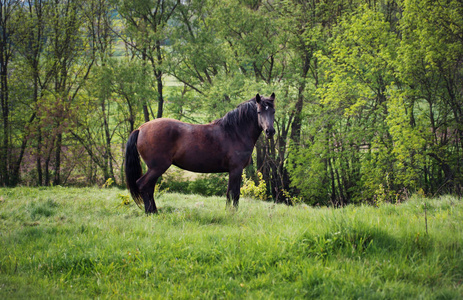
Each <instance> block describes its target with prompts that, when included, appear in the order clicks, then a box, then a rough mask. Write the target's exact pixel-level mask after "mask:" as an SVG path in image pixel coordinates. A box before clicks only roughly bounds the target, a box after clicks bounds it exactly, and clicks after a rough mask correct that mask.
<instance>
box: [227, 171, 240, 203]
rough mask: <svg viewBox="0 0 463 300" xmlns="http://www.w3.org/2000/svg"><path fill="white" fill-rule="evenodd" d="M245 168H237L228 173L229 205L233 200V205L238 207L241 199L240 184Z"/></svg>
mask: <svg viewBox="0 0 463 300" xmlns="http://www.w3.org/2000/svg"><path fill="white" fill-rule="evenodd" d="M242 174H243V169H237V170H233V171H230V173H229V175H228V188H227V207H228V206H230V204H231V201H232V200H233V206H234V207H235V208H238V202H239V200H240V185H241V175H242Z"/></svg>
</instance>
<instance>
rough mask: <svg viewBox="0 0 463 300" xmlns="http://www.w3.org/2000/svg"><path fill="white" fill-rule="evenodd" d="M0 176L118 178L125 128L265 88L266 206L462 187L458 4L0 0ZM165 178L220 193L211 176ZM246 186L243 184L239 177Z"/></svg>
mask: <svg viewBox="0 0 463 300" xmlns="http://www.w3.org/2000/svg"><path fill="white" fill-rule="evenodd" d="M0 6H1V9H0V42H1V45H0V67H1V70H0V88H1V90H0V98H1V112H2V113H1V127H0V128H1V130H0V143H1V147H0V186H1V185H3V186H16V185H32V186H41V185H77V186H86V185H94V184H99V185H101V184H103V183H105V182H108V181H109V182H112V181H114V182H115V183H116V184H118V185H123V184H124V176H123V171H124V170H123V153H124V146H125V142H126V140H127V137H128V135H129V133H130V132H131V131H132V130H133V129H135V128H137V127H138V126H139V125H141V124H142V123H143V122H146V121H148V120H151V119H154V118H160V117H171V118H175V119H179V120H182V121H186V122H191V123H205V122H209V121H212V120H214V119H217V118H219V117H221V116H223V115H224V114H225V113H226V112H227V111H229V110H231V109H233V108H234V107H236V105H237V104H239V103H240V102H243V101H245V100H248V99H250V98H252V97H253V96H255V94H256V93H261V94H264V95H267V96H268V95H270V93H272V92H275V94H276V110H277V113H276V120H275V129H276V130H277V134H276V135H275V137H274V139H272V140H265V139H263V138H261V139H260V140H259V141H258V143H257V145H256V151H255V152H254V155H253V165H252V166H251V167H250V168H248V169H247V170H246V174H247V176H248V177H251V178H253V179H254V180H257V181H258V177H257V171H260V172H261V173H262V176H263V179H262V180H263V181H265V183H266V187H267V193H268V195H269V196H270V198H271V199H273V200H274V201H276V202H285V203H292V202H294V201H302V202H305V203H307V204H312V205H316V204H319V205H329V204H334V205H344V204H349V203H359V202H381V201H390V202H393V203H395V202H398V201H401V200H402V199H404V198H406V197H408V196H409V195H410V194H412V193H422V194H426V195H436V194H443V193H454V194H459V195H460V194H461V193H462V183H463V175H462V173H463V172H462V171H463V170H462V166H463V152H462V151H463V65H462V63H463V2H462V1H455V0H452V1H450V0H437V1H436V0H433V1H431V0H396V1H394V0H378V1H374V0H326V1H323V0H267V1H265V0H183V1H173V0H89V1H83V0H49V1H47V0H22V1H20V0H0ZM182 178H183V177H181V176H179V175H178V174H177V173H175V172H174V173H170V175H167V176H165V178H164V180H163V182H164V183H163V184H165V186H167V187H169V188H170V189H172V190H178V191H185V192H188V191H193V192H199V193H206V194H207V193H215V194H220V193H223V190H224V189H225V188H226V183H225V177H224V175H208V176H207V177H195V179H196V180H194V181H191V182H188V181H187V180H186V179H182ZM248 183H249V182H248Z"/></svg>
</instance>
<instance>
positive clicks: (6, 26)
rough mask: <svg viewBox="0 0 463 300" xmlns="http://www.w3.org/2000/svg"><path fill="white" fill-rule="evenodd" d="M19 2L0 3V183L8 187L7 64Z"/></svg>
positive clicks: (11, 53) (5, 1)
mask: <svg viewBox="0 0 463 300" xmlns="http://www.w3.org/2000/svg"><path fill="white" fill-rule="evenodd" d="M20 3H21V2H20V1H16V0H1V1H0V28H1V32H0V101H1V105H2V125H3V130H2V146H1V151H0V174H1V175H0V183H1V184H2V185H10V184H11V182H10V176H9V171H10V170H9V166H10V162H11V159H12V158H11V152H10V150H11V148H10V130H11V128H10V122H9V119H10V105H11V104H10V99H9V93H10V91H9V86H8V77H9V76H8V75H9V74H8V73H9V64H10V62H11V59H12V57H13V54H14V49H13V42H12V36H13V35H14V34H15V32H16V30H17V28H18V25H19V19H18V18H19V15H18V11H19V7H20Z"/></svg>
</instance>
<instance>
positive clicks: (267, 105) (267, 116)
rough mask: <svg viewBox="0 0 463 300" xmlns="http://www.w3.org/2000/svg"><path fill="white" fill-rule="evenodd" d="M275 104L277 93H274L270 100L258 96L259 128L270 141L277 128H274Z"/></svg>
mask: <svg viewBox="0 0 463 300" xmlns="http://www.w3.org/2000/svg"><path fill="white" fill-rule="evenodd" d="M274 102H275V93H272V95H271V96H270V98H264V97H261V96H260V95H259V94H257V95H256V103H257V118H258V122H259V127H260V128H262V131H264V132H265V136H266V137H267V138H268V139H270V138H272V137H273V135H274V134H275V128H273V121H274V120H275V106H274Z"/></svg>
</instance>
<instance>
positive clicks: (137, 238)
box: [0, 187, 463, 299]
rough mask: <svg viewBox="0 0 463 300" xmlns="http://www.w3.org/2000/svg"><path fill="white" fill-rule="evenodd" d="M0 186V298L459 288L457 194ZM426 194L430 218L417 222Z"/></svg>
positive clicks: (369, 294)
mask: <svg viewBox="0 0 463 300" xmlns="http://www.w3.org/2000/svg"><path fill="white" fill-rule="evenodd" d="M126 196H127V192H126V191H122V190H118V189H98V188H82V189H78V188H62V187H54V188H26V187H22V188H14V189H6V188H0V249H1V251H0V299H17V298H25V299H40V298H66V299H69V298H114V299H120V298H122V299H125V298H135V299H166V298H170V299H194V298H199V299H210V298H212V299H222V298H223V299H272V298H277V299H282V298H283V299H285V298H286V299H294V298H296V299H297V298H317V299H320V298H325V299H335V298H339V299H358V298H363V299H404V298H410V299H418V298H421V299H458V298H463V286H462V283H463V202H462V201H461V200H458V199H457V198H453V197H450V196H449V197H442V198H439V199H424V198H413V199H411V200H409V201H407V202H405V203H403V204H400V205H390V204H384V205H381V206H380V207H377V208H376V207H370V206H348V207H345V208H342V209H330V208H311V207H307V206H295V207H287V206H283V205H274V204H272V203H264V202H259V201H254V200H250V199H242V200H241V201H240V208H239V210H238V211H237V212H235V211H229V210H226V209H225V199H224V198H220V197H211V198H203V197H199V196H190V195H180V194H164V195H163V196H161V198H160V199H158V200H157V204H158V207H160V214H159V215H155V216H145V215H144V213H143V212H142V211H141V210H140V209H139V208H138V207H136V206H135V205H134V204H132V202H130V204H129V205H124V204H123V200H125V198H126ZM424 203H426V207H427V209H426V219H427V231H428V233H426V222H425V209H424Z"/></svg>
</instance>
